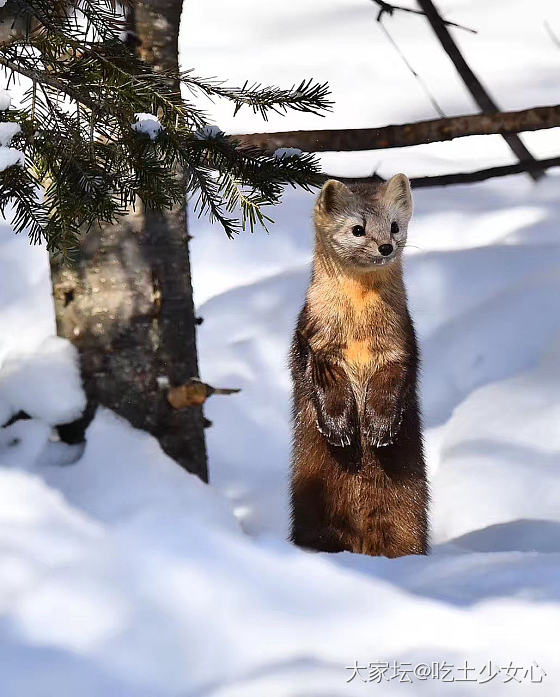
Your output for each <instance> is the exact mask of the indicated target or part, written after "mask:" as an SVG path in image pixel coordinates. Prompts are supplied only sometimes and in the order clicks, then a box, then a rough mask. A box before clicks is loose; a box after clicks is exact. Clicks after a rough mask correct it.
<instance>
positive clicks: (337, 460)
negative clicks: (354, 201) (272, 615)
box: [291, 215, 428, 557]
mask: <svg viewBox="0 0 560 697" xmlns="http://www.w3.org/2000/svg"><path fill="white" fill-rule="evenodd" d="M316 220H317V215H316ZM317 224H318V226H319V227H320V224H321V221H320V218H319V220H318V223H317ZM291 369H292V377H293V383H294V401H293V417H294V452H293V466H292V514H293V525H292V539H293V541H294V542H295V543H296V544H298V545H301V546H302V547H307V548H312V549H316V550H321V551H327V552H339V551H342V550H349V551H352V552H361V553H364V554H372V555H385V556H387V557H397V556H401V555H404V554H425V553H427V551H428V518H427V505H428V486H427V482H426V473H425V464H424V457H423V450H422V436H421V424H420V416H419V407H418V399H417V377H418V349H417V344H416V337H415V333H414V328H413V325H412V321H411V318H410V315H409V313H408V309H407V304H406V293H405V288H404V283H403V279H402V267H401V262H400V259H397V260H396V261H394V262H393V263H392V264H390V265H388V266H386V267H382V268H379V269H375V270H372V271H368V272H367V273H366V272H363V271H362V270H360V271H359V272H358V271H356V270H355V269H353V268H352V267H348V266H344V265H341V264H339V263H337V262H336V260H333V258H332V254H331V253H330V251H329V249H328V248H326V246H325V245H324V244H323V240H322V237H321V230H320V229H318V233H317V242H316V254H315V263H314V269H313V277H312V281H311V284H310V287H309V291H308V294H307V299H306V303H305V305H304V307H303V309H302V311H301V313H300V316H299V321H298V324H297V328H296V332H295V336H294V341H293V345H292V352H291Z"/></svg>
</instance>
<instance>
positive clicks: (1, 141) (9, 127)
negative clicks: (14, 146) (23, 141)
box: [0, 122, 21, 145]
mask: <svg viewBox="0 0 560 697" xmlns="http://www.w3.org/2000/svg"><path fill="white" fill-rule="evenodd" d="M20 131H21V127H20V125H19V123H11V122H7V123H0V145H9V144H10V143H11V142H12V138H13V137H14V136H15V135H16V134H17V133H19V132H20Z"/></svg>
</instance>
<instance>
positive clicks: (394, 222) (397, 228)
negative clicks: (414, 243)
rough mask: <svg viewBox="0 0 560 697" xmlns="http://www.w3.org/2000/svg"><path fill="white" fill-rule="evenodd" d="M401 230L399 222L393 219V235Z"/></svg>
mask: <svg viewBox="0 0 560 697" xmlns="http://www.w3.org/2000/svg"><path fill="white" fill-rule="evenodd" d="M398 232H399V224H398V223H397V222H396V221H395V220H393V222H392V223H391V235H397V234H398Z"/></svg>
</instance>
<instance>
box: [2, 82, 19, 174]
mask: <svg viewBox="0 0 560 697" xmlns="http://www.w3.org/2000/svg"><path fill="white" fill-rule="evenodd" d="M9 106H10V96H9V94H8V93H7V92H6V91H5V90H0V110H2V109H8V108H9ZM20 131H21V127H20V125H19V124H18V123H12V122H4V123H1V122H0V172H2V171H3V170H5V169H8V167H13V166H14V165H21V166H23V165H24V164H25V155H24V154H23V153H22V152H21V151H19V150H17V149H16V148H10V147H8V146H9V145H10V143H11V142H12V138H13V137H14V136H15V135H17V134H18V133H19V132H20Z"/></svg>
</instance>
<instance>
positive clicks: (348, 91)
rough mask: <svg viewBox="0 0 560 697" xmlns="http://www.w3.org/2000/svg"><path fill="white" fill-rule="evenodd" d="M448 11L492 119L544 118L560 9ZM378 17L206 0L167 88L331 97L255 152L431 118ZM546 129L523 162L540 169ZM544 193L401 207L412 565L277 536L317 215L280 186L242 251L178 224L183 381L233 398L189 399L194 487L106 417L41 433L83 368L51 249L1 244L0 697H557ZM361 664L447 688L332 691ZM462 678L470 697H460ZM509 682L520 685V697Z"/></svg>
mask: <svg viewBox="0 0 560 697" xmlns="http://www.w3.org/2000/svg"><path fill="white" fill-rule="evenodd" d="M439 4H440V5H441V7H442V10H443V11H444V12H445V14H446V16H448V17H449V18H450V19H453V20H455V21H457V22H460V23H463V24H467V25H470V26H474V27H476V28H478V29H479V30H480V31H479V34H477V35H472V36H471V35H470V34H466V33H464V32H459V31H456V32H454V34H455V36H456V38H457V40H459V41H460V43H461V47H462V48H463V49H464V50H465V53H466V54H467V58H468V60H469V62H471V64H472V66H473V68H474V69H476V70H477V71H478V72H479V73H480V75H481V77H483V78H484V82H485V83H486V84H487V85H488V86H489V88H490V89H491V91H492V93H493V94H494V95H495V97H496V99H497V100H498V101H499V102H500V104H501V105H502V106H504V107H506V108H522V107H526V106H530V105H532V104H546V103H550V104H553V103H556V102H557V101H558V90H557V86H558V81H557V72H558V49H557V47H555V46H554V44H553V43H552V42H551V41H550V39H549V38H547V34H546V33H545V31H544V29H543V26H542V22H541V18H546V19H547V21H548V22H549V24H550V25H551V26H552V27H553V28H558V27H560V14H559V10H558V7H557V6H556V3H552V2H551V1H548V0H547V1H545V0H540V1H539V2H532V3H531V4H530V5H529V3H528V0H510V2H508V3H507V6H506V3H505V0H489V2H486V3H483V4H482V3H465V2H462V0H448V1H446V2H443V0H441V1H440V3H439ZM375 13H376V8H375V7H373V6H372V4H371V3H364V2H362V1H361V0H326V1H325V2H323V3H320V6H318V5H317V3H313V2H305V1H304V2H299V3H284V4H282V3H272V4H267V5H266V7H265V6H263V5H262V4H260V3H256V2H255V0H240V3H238V4H236V5H235V6H233V5H231V4H230V3H226V2H222V1H221V0H217V1H216V2H215V3H213V5H212V12H209V11H208V7H207V6H206V5H205V4H204V3H201V2H190V3H186V6H185V16H184V20H183V23H182V32H183V34H182V44H183V52H184V62H185V65H184V67H190V66H193V65H196V66H197V72H198V73H200V74H204V75H219V76H220V77H227V76H228V75H229V76H231V77H232V78H233V79H234V80H235V81H237V82H238V83H243V82H244V81H245V79H249V81H250V82H252V81H253V80H256V81H262V82H263V83H266V84H271V83H278V84H283V85H289V84H297V81H298V80H299V79H301V78H302V77H304V76H308V75H313V76H315V77H316V78H317V79H319V80H322V79H328V80H329V81H330V82H331V84H332V86H333V89H334V93H335V99H336V102H337V103H336V107H335V110H334V112H333V113H332V114H330V115H328V116H327V117H325V119H320V118H319V117H312V116H308V115H307V116H306V115H303V114H299V113H296V114H293V115H290V116H289V117H286V118H284V119H281V118H280V117H276V116H274V115H273V116H271V119H270V121H269V122H268V123H267V124H266V128H267V129H270V130H294V129H298V128H322V127H324V128H336V127H339V126H356V127H357V126H372V125H375V124H380V125H381V124H384V123H395V122H399V121H401V122H402V121H406V120H408V119H411V120H412V119H420V118H426V117H431V116H433V114H432V112H431V111H430V107H429V103H428V102H427V100H426V98H425V95H424V94H423V92H422V91H421V90H420V89H419V88H418V85H417V84H416V82H415V81H413V80H412V78H411V77H410V75H409V74H408V73H407V72H406V70H405V69H404V68H403V66H402V64H401V62H400V59H399V58H398V56H396V55H395V54H394V53H393V52H392V49H391V48H390V46H389V45H388V44H387V43H386V40H385V39H384V37H383V35H382V33H381V32H380V30H379V28H378V27H377V25H376V24H375V21H374V18H375ZM247 17H250V18H251V21H247ZM385 21H386V23H387V26H388V27H389V29H390V31H391V32H392V34H393V35H394V36H395V38H396V40H397V41H398V42H399V45H400V46H401V48H402V49H403V50H405V51H406V54H407V58H408V59H409V60H410V61H411V62H412V64H413V65H414V67H415V68H416V69H417V70H418V71H419V72H420V73H421V74H422V77H423V79H425V80H426V82H427V84H428V85H429V87H430V89H431V90H433V91H434V93H435V95H436V97H437V99H438V101H439V102H440V103H441V104H443V106H444V108H445V109H446V111H448V112H449V113H462V112H465V111H471V110H472V108H473V107H472V104H471V101H470V98H469V97H468V95H467V94H466V93H465V92H464V90H463V88H462V87H461V85H460V83H459V81H458V80H457V78H456V76H455V74H454V73H453V69H452V68H451V67H450V66H449V65H448V64H447V63H446V62H445V60H444V59H443V58H442V56H441V51H440V49H439V48H438V46H437V44H436V43H435V41H434V39H433V37H432V36H431V34H430V33H429V31H427V30H426V27H425V25H424V23H423V20H422V19H421V18H418V17H413V16H408V15H405V14H402V13H400V14H395V16H394V17H393V18H392V19H391V20H389V19H386V20H385ZM209 37H212V38H211V39H209ZM403 95H404V97H405V98H403ZM203 106H204V108H206V109H207V110H208V112H209V116H210V118H211V120H212V121H214V122H217V123H220V124H222V127H223V128H224V130H225V131H226V132H238V133H239V132H254V131H258V130H261V129H262V128H263V126H262V123H261V122H259V121H258V120H257V119H256V118H255V117H254V116H253V115H252V114H251V113H250V111H249V110H241V112H240V113H239V114H238V116H237V117H236V118H235V119H233V118H232V116H231V111H232V110H231V105H224V104H222V103H220V102H219V101H218V102H216V103H215V104H210V105H209V104H208V103H204V104H203ZM151 118H152V119H155V117H151ZM558 132H559V131H558V129H552V130H550V131H543V132H541V133H539V134H524V135H523V139H524V140H525V141H526V142H527V144H528V145H529V147H530V148H531V149H532V150H533V151H534V152H535V154H536V155H537V156H542V157H544V156H548V155H553V154H554V155H555V154H558V147H559V143H560V139H559V138H558ZM511 160H512V157H511V155H510V154H509V152H508V149H507V147H506V146H505V145H504V144H503V143H502V141H501V139H500V138H499V137H497V138H494V137H490V138H482V137H481V138H470V139H463V140H457V141H453V142H451V143H446V144H440V145H438V144H434V145H430V146H418V147H415V148H408V149H403V150H398V149H395V150H392V151H387V152H366V153H358V154H352V153H345V154H337V153H325V154H324V155H323V156H322V161H323V164H324V168H325V170H327V171H329V172H330V173H334V174H341V175H342V174H346V173H349V174H360V173H363V174H365V173H369V172H371V171H373V170H375V169H376V168H377V167H378V165H379V170H380V172H381V174H384V175H387V174H391V173H394V172H396V171H401V170H402V171H405V172H407V173H409V174H411V175H415V174H429V173H440V172H446V171H460V170H468V169H479V168H480V167H483V166H486V165H492V164H501V163H503V162H509V161H511ZM559 185H560V170H558V169H556V170H550V171H549V173H548V174H547V176H546V177H545V178H544V179H543V180H542V181H540V182H539V183H538V184H536V185H535V184H533V183H532V182H531V181H530V180H529V179H528V178H527V177H525V176H516V177H508V178H503V179H495V180H490V181H488V182H485V183H481V184H476V185H470V186H455V187H450V188H445V189H444V188H439V189H424V190H417V191H415V192H414V197H415V215H414V219H413V222H412V224H411V227H410V230H409V247H408V248H407V250H406V280H407V287H408V293H409V300H410V305H411V310H412V314H413V316H414V318H415V322H416V326H417V330H418V335H419V339H420V345H421V347H422V353H423V371H422V402H423V410H424V415H425V419H424V420H425V426H426V450H427V458H428V466H429V471H430V479H431V486H432V494H433V504H432V511H431V518H432V537H433V543H434V544H433V552H432V554H431V555H430V556H429V557H405V558H401V559H394V560H389V559H385V558H372V557H365V556H361V555H353V554H349V553H343V554H338V555H324V554H315V553H308V552H304V551H302V550H299V549H297V548H295V547H293V546H292V545H290V544H289V543H288V542H287V541H286V538H287V533H288V527H289V515H288V513H289V511H288V496H287V494H288V462H289V450H290V427H289V412H290V405H289V395H290V383H289V376H288V372H287V350H288V345H289V341H290V338H291V331H292V328H293V323H294V321H295V317H296V315H297V313H298V311H299V307H300V304H301V301H302V298H303V294H304V291H305V287H306V285H307V282H308V279H309V261H310V258H311V244H312V232H311V227H310V218H311V211H312V206H313V201H314V196H313V194H308V193H305V192H302V191H298V190H296V191H292V190H290V191H288V192H287V193H286V196H285V199H284V202H283V204H282V205H281V206H279V207H276V208H274V209H273V217H274V219H275V220H276V224H275V225H274V226H273V227H272V228H271V233H270V234H266V233H264V232H255V234H254V235H250V234H242V235H240V236H239V237H238V238H236V239H235V240H234V241H229V240H228V239H227V238H226V237H225V234H224V233H223V231H222V230H221V229H220V228H219V227H218V226H212V225H210V224H209V223H208V221H207V220H197V218H196V217H195V215H193V214H191V216H190V219H189V226H190V227H189V232H190V233H191V234H192V235H194V238H193V240H192V242H191V250H192V266H193V281H194V286H195V296H196V302H197V314H198V315H200V316H202V317H204V320H205V321H204V323H203V324H202V325H201V326H200V328H199V331H198V338H199V351H200V371H201V376H202V377H203V378H204V379H205V380H206V381H208V382H209V383H210V384H213V385H216V386H227V387H241V388H242V391H241V392H240V393H239V394H237V395H234V396H230V397H217V396H215V397H212V398H211V399H210V400H209V402H208V404H207V409H206V413H207V416H208V418H209V419H211V420H212V421H213V426H212V427H211V428H210V429H208V430H207V431H206V434H207V439H208V447H209V456H210V462H209V464H210V473H211V486H206V485H204V484H202V483H201V482H200V481H198V480H197V479H196V478H194V477H192V476H190V475H187V474H185V473H184V472H183V471H182V470H181V469H180V468H179V467H177V466H176V465H175V464H174V463H173V462H172V461H171V460H170V459H169V458H168V457H166V456H165V455H164V454H163V453H162V451H161V450H160V448H159V446H158V444H157V442H156V441H155V440H154V439H153V438H151V437H150V436H149V435H147V434H145V433H142V432H140V431H137V430H134V429H133V428H132V427H130V426H129V425H128V424H127V423H126V422H124V421H123V420H121V419H119V418H118V417H117V416H115V415H114V414H113V413H112V412H110V411H108V410H105V409H100V410H99V411H98V412H97V415H96V417H95V419H94V421H93V422H92V424H91V425H90V427H89V429H88V432H87V442H86V444H85V447H84V446H67V445H65V444H63V443H61V442H59V441H57V440H56V439H55V437H54V436H53V432H52V426H53V425H54V424H56V423H60V422H62V421H64V420H67V419H71V418H74V416H76V415H77V414H78V413H79V412H80V411H81V409H82V407H83V399H84V397H83V394H82V392H81V389H80V384H79V374H78V370H77V360H76V353H75V351H74V349H73V348H72V347H71V346H70V345H69V344H68V343H67V342H65V341H63V340H61V339H56V338H54V337H52V334H53V333H54V322H53V311H52V304H51V297H50V293H51V289H50V285H49V279H48V263H47V258H46V255H45V253H44V249H41V248H38V247H29V246H28V242H27V240H26V239H25V237H23V236H20V237H15V236H14V235H13V234H12V232H11V230H10V229H9V226H8V224H4V225H2V226H1V227H0V278H2V283H0V418H1V419H2V423H5V421H7V420H8V419H9V418H10V416H11V415H12V414H13V413H14V412H16V411H18V410H20V409H23V410H25V411H26V412H27V413H28V414H30V415H31V416H32V417H33V418H32V419H29V420H21V421H16V422H15V423H13V424H12V425H10V426H8V427H6V428H3V429H0V612H1V613H2V614H1V625H0V626H1V629H0V674H1V675H2V695H6V697H51V696H52V695H53V694H56V695H60V696H61V697H70V696H71V695H77V694H79V695H80V696H83V697H99V696H100V695H103V697H168V696H169V697H171V696H173V697H179V696H181V697H210V695H211V696H212V697H262V696H263V695H266V696H267V697H296V695H297V697H333V695H349V696H351V695H363V694H370V693H373V691H374V690H375V689H379V690H380V691H382V692H383V694H384V695H385V694H386V695H393V694H397V693H398V694H401V693H402V694H415V695H416V694H418V695H423V694H426V695H430V697H431V696H433V695H440V694H448V693H452V694H453V695H459V696H462V695H465V696H466V695H468V696H469V697H470V695H472V694H474V692H477V693H478V691H480V692H481V693H489V692H491V694H492V695H498V696H502V695H504V696H505V695H510V694H512V693H513V692H518V693H519V694H523V695H525V694H533V693H534V694H538V695H541V696H543V695H544V696H546V697H548V696H549V695H550V696H551V697H552V696H553V695H555V694H556V693H557V684H558V679H559V678H560V658H559V652H558V638H557V633H558V626H559V623H560V505H559V504H558V502H559V501H560V431H559V429H558V423H559V421H560V397H559V395H560V368H559V366H560V312H559V311H558V310H559V307H558V305H559V299H560V293H559V291H560V280H559V279H560V235H559V228H558V219H559V215H560V204H559V200H558V190H559ZM355 661H358V662H359V665H361V666H366V667H367V666H368V663H370V662H375V661H380V662H388V663H391V662H393V661H397V662H399V664H400V665H406V664H412V665H416V664H418V663H427V664H429V665H431V664H433V663H434V662H437V663H441V662H445V661H446V662H447V663H448V664H452V665H453V666H454V672H453V675H454V676H455V681H454V682H453V685H452V686H449V685H448V683H447V682H446V681H445V680H443V679H435V678H430V679H427V680H422V679H420V678H418V677H414V679H413V685H410V684H408V685H407V684H406V683H405V684H404V687H403V683H401V682H400V681H399V680H398V679H392V680H388V679H386V678H381V684H380V685H377V684H375V683H374V682H369V683H368V682H363V681H362V680H361V679H360V677H359V676H358V677H356V678H355V679H353V680H351V681H350V682H347V681H348V679H349V678H351V675H352V671H349V670H348V668H349V667H351V666H353V665H354V664H355ZM465 661H467V662H468V666H469V667H470V668H472V669H473V670H472V672H471V677H473V676H476V681H475V682H466V681H464V678H463V680H461V673H460V667H461V666H464V664H465ZM510 664H511V665H512V666H513V667H515V666H521V668H522V669H521V670H520V671H519V673H518V674H516V675H517V678H516V679H511V678H510V674H511V668H508V666H510ZM496 670H497V672H496ZM543 670H544V671H545V673H546V675H544V674H543ZM508 671H509V672H508ZM531 671H532V672H531ZM362 673H363V674H364V671H362ZM493 673H495V675H494V677H493V678H492V679H489V678H490V676H492V674H493ZM365 675H366V678H367V677H368V671H367V670H365ZM463 676H464V673H463ZM484 679H486V683H485V684H486V687H485V685H483V684H480V683H481V682H482V681H483V680H484ZM508 679H509V680H510V681H509V682H508ZM517 681H520V682H521V683H522V684H519V685H515V686H514V683H516V682H517ZM540 681H542V682H540Z"/></svg>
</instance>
